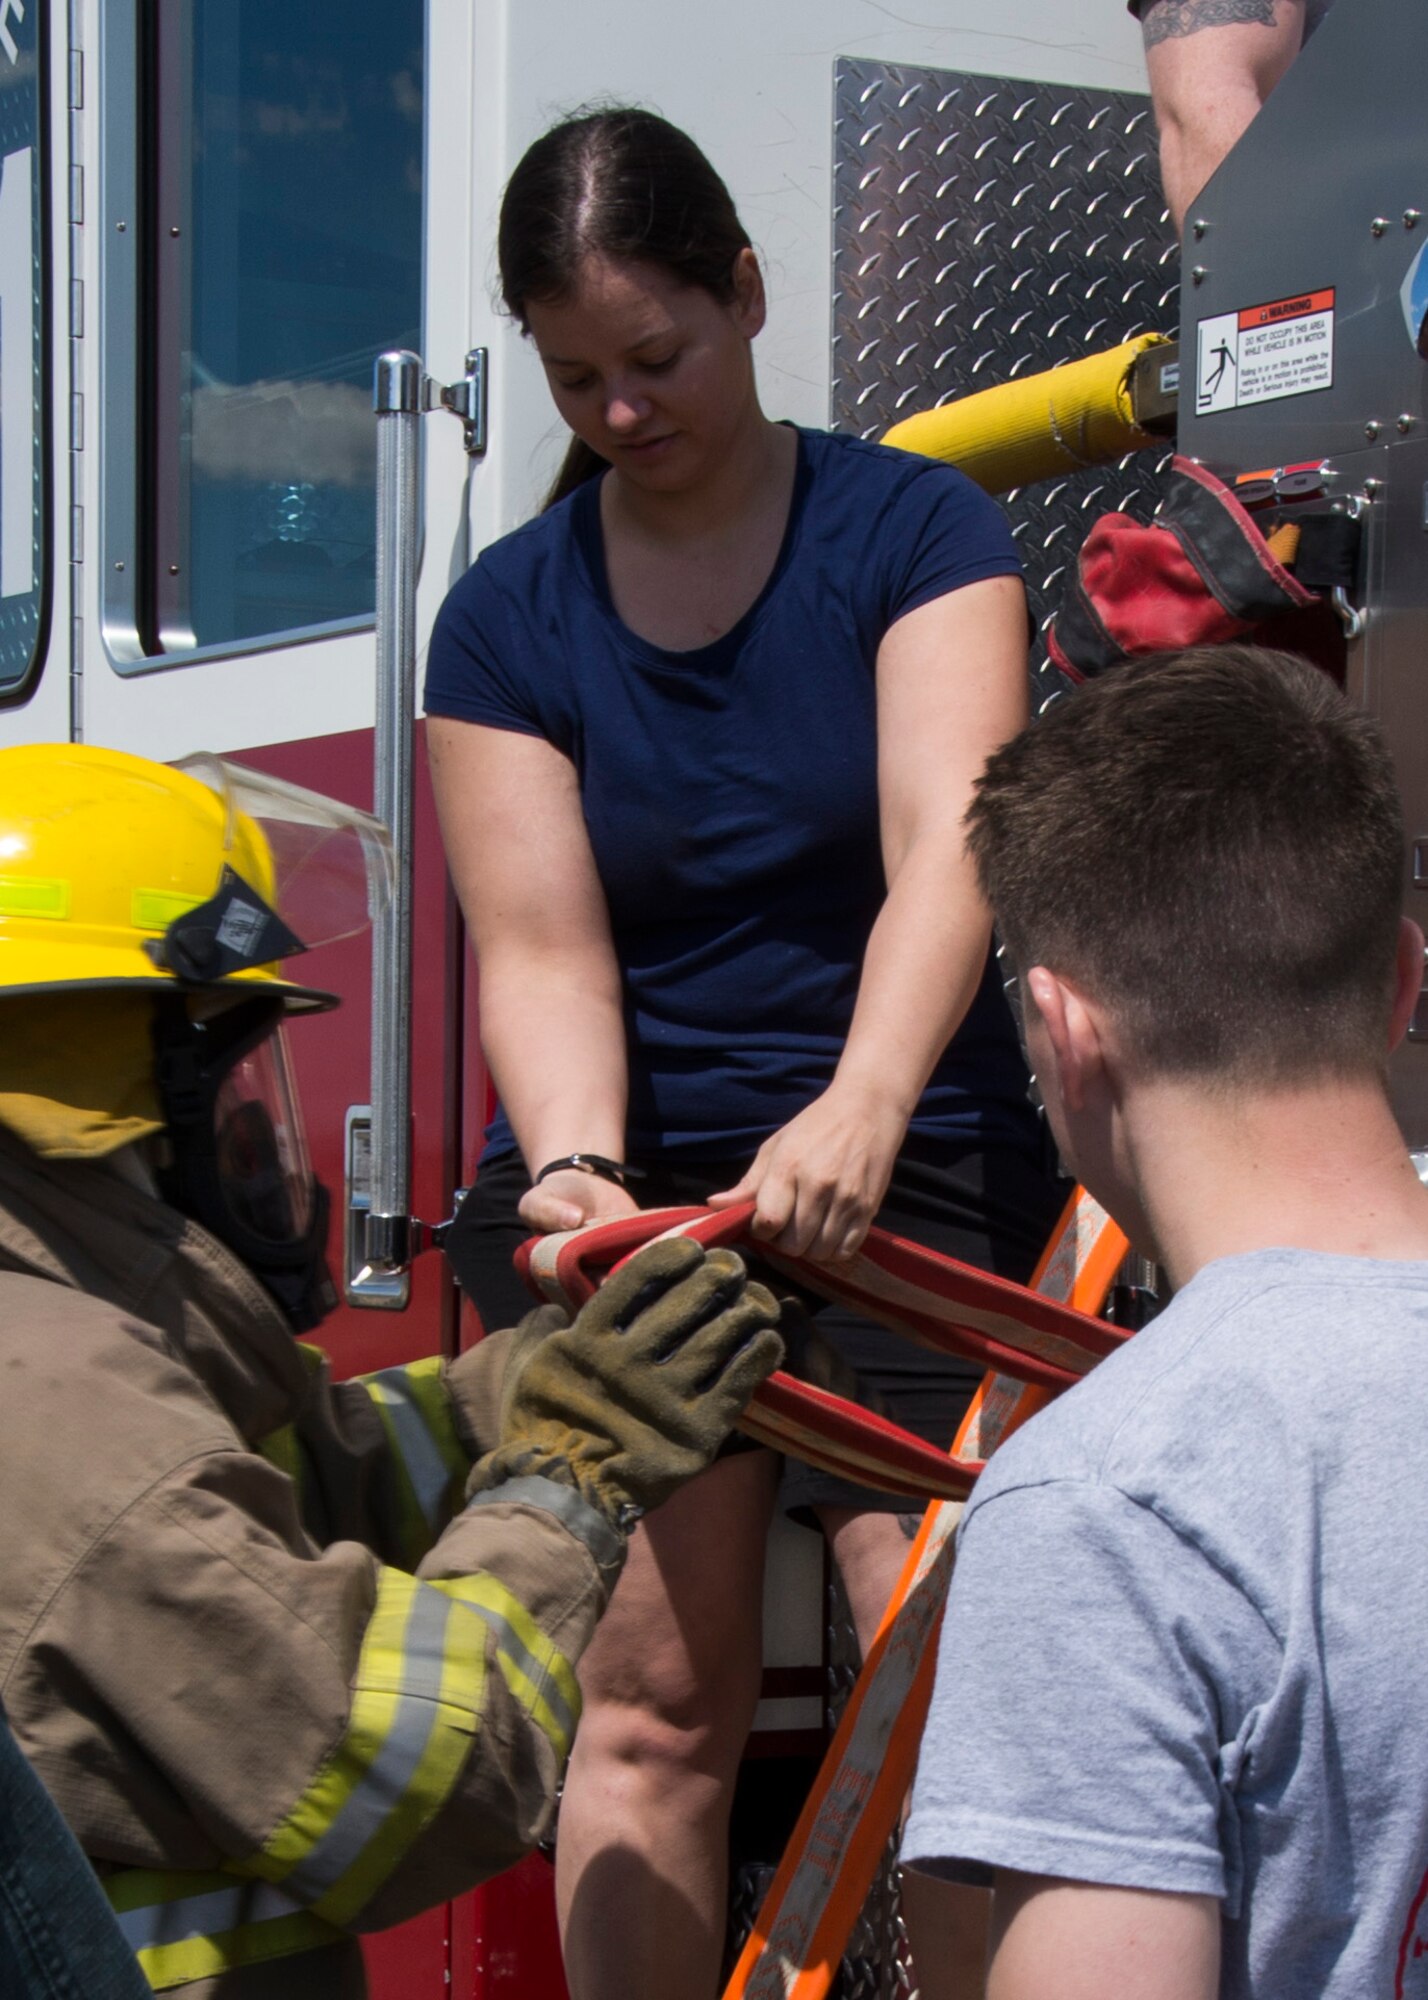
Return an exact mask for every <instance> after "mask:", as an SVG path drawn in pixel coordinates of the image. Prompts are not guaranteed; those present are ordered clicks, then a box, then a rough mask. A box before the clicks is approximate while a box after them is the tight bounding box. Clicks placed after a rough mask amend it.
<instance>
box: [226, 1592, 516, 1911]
mask: <svg viewBox="0 0 1428 2000" xmlns="http://www.w3.org/2000/svg"><path fill="white" fill-rule="evenodd" d="M452 1609H453V1607H452V1605H451V1603H450V1601H449V1600H448V1599H447V1598H446V1597H444V1596H443V1595H442V1593H441V1592H440V1591H438V1590H436V1589H434V1588H433V1587H432V1585H430V1584H424V1583H418V1582H417V1580H416V1579H415V1577H411V1576H407V1575H406V1574H405V1573H404V1572H403V1571H401V1570H392V1569H384V1570H383V1571H382V1572H381V1574H380V1578H379V1582H378V1590H377V1604H376V1609H375V1610H374V1612H373V1614H372V1618H371V1621H370V1622H369V1624H368V1627H367V1634H366V1637H365V1639H364V1640H363V1644H362V1652H361V1657H360V1659H359V1660H358V1664H357V1672H356V1676H355V1679H354V1684H353V1692H352V1707H351V1713H350V1717H349V1721H348V1726H347V1730H346V1732H345V1734H344V1736H343V1738H342V1741H341V1743H339V1744H338V1746H337V1748H336V1750H335V1751H334V1752H333V1754H332V1755H331V1756H330V1757H329V1758H328V1759H327V1761H326V1762H325V1763H324V1764H323V1766H322V1767H321V1769H320V1770H319V1771H318V1772H317V1774H316V1776H315V1777H314V1778H313V1780H312V1783H311V1784H310V1785H309V1786H308V1788H307V1790H306V1791H305V1792H304V1793H303V1795H302V1797H301V1798H300V1799H299V1800H298V1801H297V1803H296V1805H295V1806H294V1807H293V1809H292V1811H291V1812H290V1813H289V1814H288V1815H287V1817H286V1819H284V1821H283V1822H282V1824H281V1825H280V1826H278V1827H277V1828H276V1829H275V1830H274V1832H273V1833H272V1834H271V1835H270V1837H269V1838H268V1839H267V1840H266V1841H265V1842H264V1843H263V1847H262V1851H261V1853H259V1854H257V1855H255V1856H253V1857H252V1858H251V1859H250V1860H248V1861H246V1862H245V1863H244V1864H243V1868H244V1873H251V1874H254V1875H260V1876H262V1877H263V1878H264V1879H265V1880H266V1881H269V1882H277V1883H281V1884H282V1886H283V1888H284V1890H285V1891H287V1892H288V1893H289V1894H291V1895H293V1896H294V1897H296V1898H297V1899H298V1900H299V1901H300V1902H302V1903H303V1904H305V1905H307V1906H309V1907H310V1908H311V1909H312V1910H314V1911H315V1913H316V1914H317V1915H318V1916H321V1917H325V1918H327V1919H328V1921H329V1922H331V1923H335V1924H345V1923H348V1922H350V1920H351V1919H352V1918H353V1917H354V1916H355V1915H356V1914H357V1912H358V1911H359V1910H360V1909H361V1908H362V1906H363V1904H364V1903H365V1902H367V1900H368V1899H369V1898H370V1897H371V1896H372V1895H373V1894H374V1893H375V1892H376V1890H377V1889H378V1888H380V1887H381V1885H382V1883H383V1882H385V1880H386V1879H387V1877H388V1875H390V1874H391V1872H392V1870H393V1869H394V1868H395V1867H396V1866H397V1865H398V1863H399V1862H400V1861H401V1859H402V1857H403V1855H404V1854H405V1853H406V1852H407V1849H408V1848H409V1847H410V1846H411V1844H412V1842H413V1841H414V1840H415V1839H416V1837H417V1835H418V1834H419V1833H420V1832H421V1831H422V1829H423V1828H424V1827H425V1826H426V1825H427V1824H428V1823H429V1822H430V1820H431V1819H432V1818H433V1817H434V1816H435V1814H436V1813H437V1812H438V1811H439V1810H440V1808H441V1806H442V1805H443V1804H444V1802H445V1800H446V1798H447V1796H448V1795H449V1793H450V1791H451V1788H452V1786H453V1785H454V1784H455V1782H456V1779H457V1776H458V1775H459V1773H460V1770H461V1767H462V1765H463V1764H464V1763H465V1761H466V1758H467V1755H468V1754H469V1752H470V1749H471V1744H472V1741H473V1739H474V1737H475V1735H476V1733H477V1730H478V1728H479V1726H480V1718H481V1711H482V1705H483V1694H484V1689H485V1644H484V1639H485V1635H484V1633H483V1632H482V1631H481V1629H480V1628H479V1627H473V1626H472V1625H471V1622H470V1621H468V1620H466V1619H462V1618H453V1617H452V1616H451V1612H452Z"/></svg>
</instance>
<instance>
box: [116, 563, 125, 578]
mask: <svg viewBox="0 0 1428 2000" xmlns="http://www.w3.org/2000/svg"><path fill="white" fill-rule="evenodd" d="M114 567H115V569H117V570H118V572H119V574H120V575H121V576H122V575H123V574H124V565H123V563H121V562H117V563H115V565H114Z"/></svg>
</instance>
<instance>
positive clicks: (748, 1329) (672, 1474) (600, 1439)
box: [470, 1237, 783, 1530]
mask: <svg viewBox="0 0 1428 2000" xmlns="http://www.w3.org/2000/svg"><path fill="white" fill-rule="evenodd" d="M778 1311H779V1309H778V1304H777V1302H776V1301H775V1299H774V1298H773V1296H772V1294H771V1293H769V1292H767V1291H765V1290H764V1288H763V1286H762V1285H756V1284H751V1283H750V1282H749V1280H748V1276H747V1274H746V1272H745V1270H744V1266H743V1262H742V1260H741V1259H740V1258H739V1257H737V1256H736V1255H735V1254H734V1252H733V1251H732V1250H710V1251H707V1252H706V1251H705V1250H704V1249H702V1248H701V1246H700V1245H699V1244H697V1243H692V1242H690V1241H689V1239H688V1238H687V1237H669V1238H666V1239H664V1240H662V1241H660V1242H658V1243H651V1244H650V1245H649V1247H648V1248H647V1249H645V1250H642V1251H641V1252H640V1254H639V1255H638V1256H637V1257H634V1258H632V1259H631V1261H630V1262H629V1263H628V1264H627V1265H626V1266H625V1268H624V1269H623V1270H622V1271H618V1272H616V1274H615V1276H614V1277H612V1278H611V1279H609V1280H608V1282H607V1283H606V1284H605V1285H604V1286H603V1287H602V1289H601V1290H600V1291H598V1292H597V1293H596V1295H595V1297H594V1298H593V1299H591V1300H590V1302H589V1303H588V1304H587V1305H586V1306H584V1307H582V1309H581V1311H580V1313H579V1314H578V1315H577V1317H576V1319H575V1321H574V1322H573V1324H571V1325H569V1326H564V1327H561V1328H559V1329H558V1330H555V1331H552V1330H551V1327H550V1319H549V1316H548V1315H547V1314H543V1313H542V1314H535V1315H532V1317H531V1318H530V1319H528V1320H526V1321H524V1322H523V1324H522V1325H521V1326H520V1327H518V1328H517V1329H516V1331H515V1333H514V1334H513V1335H512V1336H511V1345H510V1351H509V1360H508V1361H507V1364H506V1370H505V1376H504V1380H503V1384H502V1416H501V1442H500V1444H499V1445H498V1446H497V1448H496V1450H495V1451H493V1452H491V1453H490V1454H489V1455H488V1456H487V1457H486V1458H483V1459H482V1460H480V1462H479V1463H478V1464H477V1465H476V1467H475V1468H474V1470H473V1472H472V1475H471V1482H470V1491H471V1492H472V1493H473V1494H475V1493H478V1492H489V1491H490V1489H491V1488H493V1487H496V1486H498V1485H500V1484H501V1483H502V1482H504V1481H505V1480H508V1479H524V1478H543V1479H555V1480H559V1481H561V1482H563V1483H565V1484H567V1485H571V1486H574V1487H575V1488H576V1489H577V1491H578V1492H579V1493H580V1494H581V1495H582V1497H583V1498H584V1499H585V1500H586V1501H588V1502H589V1503H590V1505H591V1506H593V1507H596V1508H598V1509H599V1511H600V1512H601V1513H602V1514H603V1515H604V1516H605V1517H606V1519H607V1520H609V1521H611V1522H613V1523H614V1525H615V1526H616V1527H618V1528H620V1529H622V1530H628V1529H629V1528H630V1527H631V1526H632V1525H633V1523H634V1522H635V1521H636V1520H637V1519H638V1518H639V1516H640V1515H641V1514H645V1513H648V1512H649V1511H650V1509H651V1508H653V1507H658V1506H659V1504H660V1502H661V1501H662V1500H667V1499H668V1498H669V1496H670V1494H671V1493H673V1492H674V1490H675V1488H676V1487H677V1486H682V1485H683V1484H684V1482H685V1480H687V1479H692V1478H693V1476H694V1474H695V1473H696V1472H701V1471H702V1470H703V1469H704V1467H705V1466H706V1465H708V1463H709V1462H710V1460H711V1459H712V1458H713V1457H714V1454H715V1453H716V1452H717V1451H718V1449H719V1447H720V1445H721V1444H722V1443H723V1442H724V1439H725V1438H726V1437H727V1436H728V1434H729V1432H730V1431H731V1430H732V1429H733V1427H734V1424H735V1422H736V1420H737V1418H738V1416H739V1414H740V1412H741V1411H742V1410H743V1408H744V1405H745V1404H746V1403H747V1402H748V1400H749V1398H750V1396H752V1395H753V1393H754V1391H755V1389H757V1387H758V1386H759V1384H760V1382H762V1381H763V1379H764V1377H765V1376H766V1375H770V1374H772V1372H773V1370H774V1369H775V1368H777V1366H778V1364H779V1362H780V1361H781V1360H782V1358H783V1342H782V1341H781V1340H780V1339H779V1337H778V1335H777V1334H776V1333H775V1332H774V1330H773V1329H774V1325H775V1323H776V1322H777V1320H778Z"/></svg>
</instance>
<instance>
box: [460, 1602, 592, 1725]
mask: <svg viewBox="0 0 1428 2000" xmlns="http://www.w3.org/2000/svg"><path fill="white" fill-rule="evenodd" d="M432 1588H433V1589H435V1590H441V1591H445V1592H446V1594H447V1595H448V1596H449V1597H452V1598H454V1599H455V1600H456V1602H457V1603H458V1604H464V1605H465V1606H466V1607H467V1608H468V1609H469V1610H471V1611H474V1612H475V1613H476V1615H477V1617H478V1618H480V1619H481V1620H482V1622H483V1623H484V1624H485V1625H487V1626H488V1627H489V1628H490V1630H491V1631H492V1632H493V1633H494V1635H495V1639H496V1663H497V1665H498V1666H499V1668H500V1670H501V1678H502V1679H503V1680H504V1681H505V1683H506V1686H507V1687H508V1688H509V1689H510V1691H511V1693H512V1694H513V1695H514V1696H515V1698H516V1700H517V1701H518V1702H519V1703H520V1704H521V1706H522V1708H524V1709H525V1711H526V1713H527V1714H528V1715H529V1716H530V1717H531V1719H532V1721H534V1722H536V1723H538V1724H539V1726H540V1728H541V1730H542V1731H543V1732H544V1734H545V1735H546V1736H547V1737H548V1738H549V1741H550V1746H551V1748H552V1749H553V1750H554V1751H555V1754H556V1756H557V1757H559V1758H560V1759H561V1761H562V1762H564V1760H565V1759H566V1757H568V1756H569V1754H570V1745H571V1743H572V1742H573V1740H574V1737H575V1725H576V1723H577V1722H578V1721H579V1720H580V1683H579V1682H578V1681H577V1680H576V1678H575V1669H574V1668H573V1667H572V1666H571V1664H570V1662H569V1661H568V1660H567V1659H566V1657H565V1655H564V1654H563V1653H562V1652H560V1651H558V1650H557V1648H556V1647H555V1646H554V1645H553V1644H552V1643H551V1641H550V1640H549V1639H548V1638H547V1637H546V1635H545V1633H544V1632H542V1631H541V1629H540V1627H539V1625H537V1623H536V1621H535V1619H534V1618H533V1617H532V1616H531V1614H530V1612H529V1611H528V1610H527V1608H526V1606H525V1605H524V1604H522V1603H521V1601H520V1599H519V1598H518V1597H514V1596H512V1594H511V1592H510V1591H509V1590H507V1589H506V1587H505V1585H504V1584H502V1583H498V1582H497V1581H496V1579H495V1577H493V1576H458V1577H447V1578H445V1579H444V1580H443V1581H441V1582H439V1583H435V1584H433V1586H432Z"/></svg>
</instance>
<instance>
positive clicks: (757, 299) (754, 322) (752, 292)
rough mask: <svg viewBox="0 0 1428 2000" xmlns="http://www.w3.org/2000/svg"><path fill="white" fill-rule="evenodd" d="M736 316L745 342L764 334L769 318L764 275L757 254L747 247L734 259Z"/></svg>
mask: <svg viewBox="0 0 1428 2000" xmlns="http://www.w3.org/2000/svg"><path fill="white" fill-rule="evenodd" d="M734 314H735V317H736V319H737V320H738V324H739V331H740V333H742V334H743V336H744V338H745V340H752V339H753V337H754V335H755V334H756V333H762V331H763V326H764V321H765V319H766V318H767V317H768V302H767V300H766V298H765V296H764V274H763V271H762V270H761V269H760V266H759V260H758V257H757V255H756V253H755V252H754V251H752V250H750V249H749V248H748V246H747V245H745V247H744V248H743V249H742V250H741V251H740V252H739V254H738V256H737V257H736V258H735V259H734Z"/></svg>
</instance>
